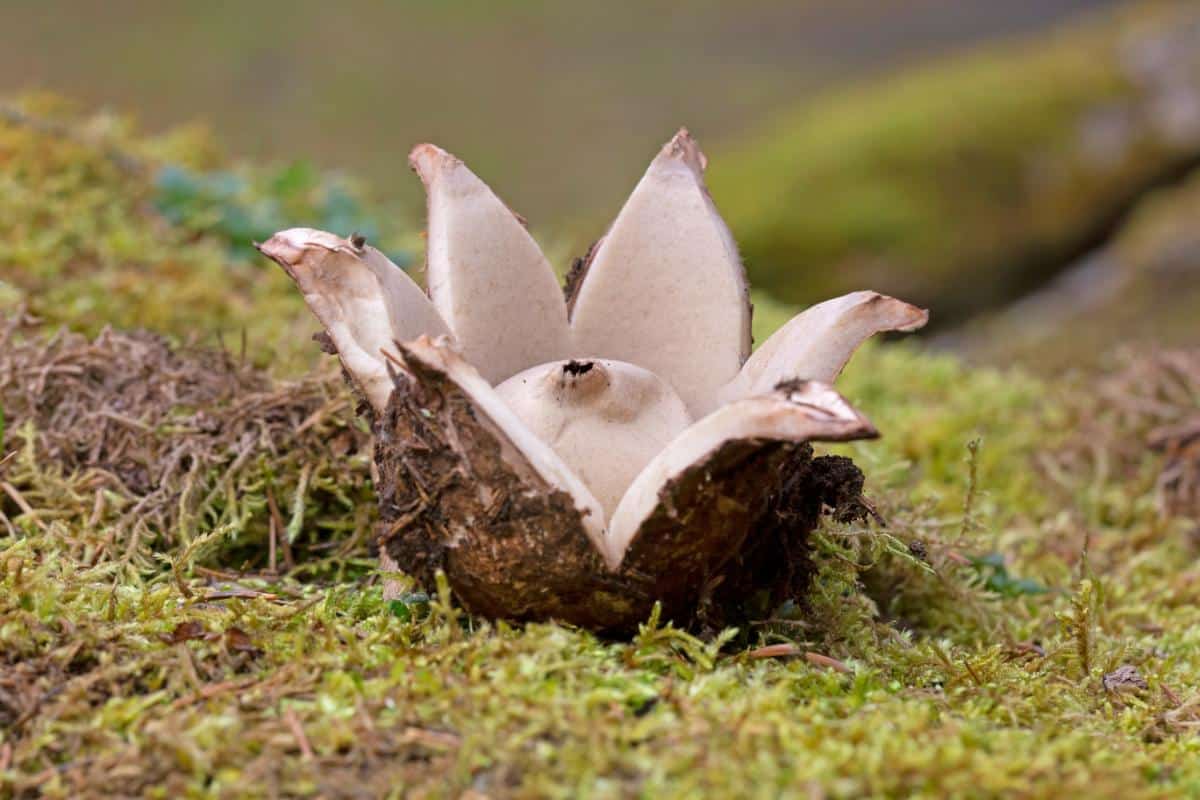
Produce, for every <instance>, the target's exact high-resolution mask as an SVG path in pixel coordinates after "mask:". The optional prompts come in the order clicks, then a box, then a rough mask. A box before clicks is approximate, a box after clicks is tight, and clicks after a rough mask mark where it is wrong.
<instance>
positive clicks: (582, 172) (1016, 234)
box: [0, 0, 1200, 363]
mask: <svg viewBox="0 0 1200 800" xmlns="http://www.w3.org/2000/svg"><path fill="white" fill-rule="evenodd" d="M0 14H2V21H3V25H2V26H0V92H2V93H4V94H6V95H8V96H9V97H13V98H22V97H23V98H25V99H23V100H15V101H14V102H13V103H12V104H11V106H10V108H9V112H10V114H9V120H10V122H12V121H13V120H16V121H18V122H19V121H20V120H22V119H25V118H26V117H33V118H36V119H52V120H53V119H58V122H55V123H54V124H61V125H66V127H67V128H70V129H72V130H73V131H74V132H75V134H76V135H78V134H79V133H80V130H83V138H84V139H89V137H90V140H92V141H96V140H98V139H99V140H103V141H104V142H107V145H106V146H111V147H113V148H116V149H118V150H121V149H122V148H124V150H125V151H130V152H137V153H140V155H139V156H138V158H140V159H142V161H139V162H138V163H139V164H143V165H149V167H148V171H149V173H151V175H152V181H153V187H154V188H153V190H152V193H153V195H154V196H153V198H152V202H153V204H154V205H155V207H156V208H157V210H158V212H159V213H160V214H162V215H164V216H165V217H166V218H167V219H168V220H170V221H172V222H175V223H178V224H183V225H184V226H185V227H190V229H192V230H193V231H194V232H198V233H213V232H216V233H218V234H221V235H223V236H224V237H225V238H226V239H228V240H229V242H230V243H231V245H232V249H233V251H234V252H235V253H236V254H238V255H239V256H241V255H245V254H246V252H247V251H246V247H245V245H246V242H247V241H249V240H250V239H251V238H254V237H255V236H262V235H266V234H268V233H269V232H270V231H271V230H272V229H273V228H274V227H280V226H283V225H293V224H312V225H317V226H321V227H330V228H333V229H336V230H338V231H339V232H343V233H347V232H349V229H350V228H361V229H363V230H365V231H366V232H367V233H368V234H369V235H371V236H372V237H373V238H376V239H377V240H379V239H380V238H382V241H383V242H384V243H385V244H386V245H387V246H388V249H389V250H390V252H391V253H392V254H393V255H394V256H395V257H396V258H397V260H399V261H401V262H402V263H408V264H416V263H419V260H420V255H421V253H420V251H421V243H420V239H419V236H418V234H419V230H420V227H421V225H422V212H421V200H420V188H419V184H418V182H417V181H416V180H415V178H413V177H412V176H411V175H410V174H409V172H408V168H407V164H406V154H407V152H408V150H409V148H410V147H411V146H412V145H413V144H414V143H417V142H420V141H426V140H430V141H435V142H437V143H439V144H441V145H443V146H445V147H447V148H448V149H450V150H452V151H453V152H455V153H457V154H458V155H460V156H462V157H463V158H464V159H466V160H467V161H468V162H469V163H470V164H471V165H472V167H473V168H474V169H475V171H476V172H478V173H479V174H480V175H481V176H482V177H484V178H485V180H487V181H488V182H489V183H491V184H492V186H493V187H494V188H495V189H496V190H497V191H498V193H499V194H501V196H502V197H504V198H505V199H506V200H507V201H508V202H509V203H510V205H512V206H513V207H514V209H516V210H518V211H519V212H521V213H522V214H523V215H524V216H526V217H527V218H529V219H530V220H531V224H532V227H533V229H534V231H535V233H536V234H537V235H538V237H539V238H540V239H541V241H542V242H543V243H544V245H545V246H546V247H547V249H548V251H550V252H551V253H552V255H553V258H554V260H555V261H556V263H557V264H558V265H559V266H560V267H565V266H566V264H567V263H568V262H569V260H570V258H571V257H572V256H573V255H577V254H579V253H581V252H582V251H583V250H584V249H585V248H586V247H587V245H588V244H589V243H590V242H591V241H592V240H593V239H594V238H595V237H596V236H598V235H599V234H600V233H601V232H602V231H603V228H604V225H605V224H606V223H607V221H608V220H609V219H610V218H611V217H612V215H613V214H614V213H615V212H616V210H617V209H618V208H619V206H620V204H621V202H622V200H623V198H624V197H625V196H626V194H627V193H628V191H629V189H630V188H631V187H632V186H633V184H634V183H635V182H636V180H637V178H638V176H639V175H640V173H641V171H642V170H643V169H644V167H645V164H646V163H647V161H648V160H649V158H650V157H651V156H652V154H653V153H654V152H655V150H656V148H657V147H658V146H659V144H660V143H661V142H662V141H664V140H665V139H666V138H667V137H669V136H670V134H671V133H672V132H673V131H674V130H675V128H676V127H678V126H679V125H681V124H686V125H688V126H689V127H690V128H691V129H692V131H693V133H694V134H696V135H697V137H698V138H699V139H700V141H701V143H702V144H703V145H704V147H705V149H706V151H707V152H708V154H709V157H710V161H711V168H710V173H709V176H710V186H711V189H712V191H713V195H714V197H715V199H716V202H717V204H718V207H719V208H720V209H721V210H722V212H723V213H724V214H725V215H726V217H727V219H728V220H729V222H730V224H731V227H732V228H733V230H734V234H735V236H736V237H737V239H738V241H739V243H740V246H741V248H742V252H743V255H744V258H745V261H746V263H747V266H748V268H749V270H750V274H751V279H752V281H753V282H754V284H755V285H756V287H758V288H760V289H762V290H764V291H767V292H769V293H770V294H771V295H772V296H773V297H774V298H775V299H777V300H779V301H781V302H783V303H785V304H789V305H803V304H807V303H811V302H814V301H817V300H820V299H823V298H824V297H826V296H829V295H831V294H835V293H839V292H844V291H849V290H854V289H859V288H875V289H879V290H882V291H887V292H891V293H895V294H898V295H901V296H903V297H905V298H906V299H909V300H912V301H914V302H917V303H921V304H924V305H927V306H929V307H931V308H932V310H933V312H934V317H933V320H934V322H933V325H932V327H931V333H932V334H934V335H935V336H936V341H938V342H939V343H941V344H943V345H945V346H949V347H953V348H955V349H958V350H962V351H970V352H975V353H979V354H988V355H991V356H996V357H1011V356H1013V355H1015V354H1016V353H1017V352H1018V349H1020V348H1025V350H1024V352H1030V351H1032V352H1036V353H1038V354H1039V355H1042V356H1045V360H1047V361H1049V362H1055V363H1057V361H1059V360H1062V359H1071V358H1075V357H1076V356H1077V354H1078V353H1079V352H1081V351H1082V352H1087V351H1091V350H1094V349H1095V348H1096V347H1098V346H1103V343H1104V342H1106V341H1108V340H1109V339H1112V337H1113V335H1114V330H1119V331H1120V335H1121V336H1125V335H1129V336H1153V337H1158V338H1161V339H1163V340H1164V341H1165V340H1166V339H1170V338H1172V337H1179V336H1184V337H1186V336H1187V335H1189V334H1190V333H1191V331H1192V329H1193V328H1194V326H1193V325H1192V324H1191V321H1192V319H1194V318H1195V316H1196V313H1197V311H1198V307H1197V300H1196V292H1195V291H1194V289H1195V287H1196V285H1197V283H1198V280H1197V272H1198V269H1197V267H1196V266H1195V264H1196V262H1197V257H1196V256H1195V255H1194V254H1192V253H1194V251H1193V250H1189V249H1188V247H1187V246H1186V243H1185V244H1180V243H1179V242H1180V240H1181V239H1180V237H1182V236H1184V232H1185V231H1186V229H1188V228H1190V221H1189V222H1185V223H1175V224H1173V225H1166V224H1159V223H1157V222H1154V223H1152V222H1147V221H1146V218H1147V215H1148V214H1150V212H1149V211H1148V210H1147V209H1150V208H1156V209H1159V211H1158V213H1157V214H1156V216H1157V217H1158V218H1159V219H1164V218H1167V217H1168V216H1170V214H1169V209H1168V208H1167V207H1168V206H1170V207H1173V208H1179V207H1194V204H1195V202H1196V201H1195V197H1194V196H1195V195H1196V194H1197V191H1198V190H1197V188H1196V183H1197V182H1196V181H1192V182H1191V184H1189V183H1188V182H1187V178H1188V176H1189V175H1190V173H1191V171H1192V169H1193V168H1194V167H1196V166H1197V165H1198V164H1200V60H1198V59H1197V56H1196V53H1200V6H1198V5H1197V4H1196V3H1194V2H1182V1H1180V0H1176V1H1175V2H1169V1H1167V0H1163V1H1162V2H1133V1H1130V2H1107V1H1102V0H1013V1H1011V2H1004V3H998V2H993V1H992V0H910V1H909V2H905V3H884V2H879V0H850V1H849V2H839V3H834V2H829V1H827V0H805V1H803V2H795V1H793V2H782V0H747V2H740V3H730V2H712V1H707V0H705V1H700V2H691V3H682V2H666V0H650V2H615V3H604V4H597V3H589V4H584V3H550V2H536V1H535V0H523V1H522V2H512V3H504V4H498V3H486V2H465V1H464V2H445V3H434V2H397V3H385V2H371V1H370V0H352V2H344V3H337V4H333V3H318V2H312V1H311V0H302V1H301V2H292V3H282V2H276V1H275V0H271V1H269V2H257V3H245V4H232V3H211V2H210V3H199V2H178V3H149V2H136V1H135V0H114V1H113V2H107V3H103V4H99V3H84V2H22V1H17V2H8V3H5V4H4V8H3V11H2V12H0ZM33 89H36V90H48V91H50V92H53V93H55V94H56V95H59V96H65V97H67V98H70V99H71V101H72V102H73V103H74V104H75V107H76V108H77V109H81V110H82V111H83V112H86V113H82V114H81V113H79V112H78V111H76V112H71V114H73V116H72V115H71V114H68V117H69V119H70V121H68V122H66V123H64V122H62V120H63V119H66V117H63V116H62V115H63V114H64V113H66V112H64V110H63V104H62V103H61V102H59V101H54V102H49V101H47V100H45V98H44V97H38V98H35V99H34V100H30V99H29V95H28V94H27V93H28V92H29V91H30V90H33ZM104 109H110V110H112V112H113V114H118V115H120V118H119V120H118V118H117V117H115V116H109V117H103V116H102V117H99V118H97V117H94V116H92V117H89V116H88V114H91V113H92V112H95V111H96V110H104ZM130 118H136V120H137V121H138V124H139V126H140V127H141V128H142V129H144V130H147V131H149V132H152V133H159V132H164V131H174V133H173V134H170V135H168V136H166V137H165V138H163V137H156V141H158V142H159V144H158V145H156V146H147V145H145V144H144V143H142V144H135V143H133V139H132V134H131V133H130V131H131V128H130V127H129V125H128V123H127V120H128V119H130ZM88 120H90V121H88ZM26 121H28V120H26ZM181 125H182V126H189V125H190V126H191V127H184V128H180V127H179V126H181ZM200 129H203V130H205V131H207V133H202V132H200ZM77 138H78V136H77ZM138 141H141V140H138ZM163 142H167V143H168V144H166V145H164V144H163ZM156 147H157V149H155V148H156ZM247 165H253V166H247ZM251 173H253V176H252V175H251ZM1189 186H1190V187H1191V188H1190V189H1189V188H1188V187H1189ZM1164 192H1175V193H1177V199H1176V200H1175V201H1171V202H1167V201H1164V200H1162V197H1161V195H1162V194H1163V193H1164ZM1151 199H1153V200H1154V202H1153V203H1150V200H1151ZM18 205H19V204H18ZM17 212H18V213H19V212H20V209H17ZM1174 218H1178V219H1180V220H1189V217H1188V215H1187V214H1186V213H1184V212H1179V211H1176V212H1175V214H1174ZM1135 224H1136V225H1140V226H1141V229H1142V230H1143V231H1145V230H1149V229H1151V228H1153V229H1154V230H1156V231H1157V233H1155V234H1154V236H1150V235H1149V234H1145V233H1137V234H1135V233H1133V232H1131V229H1132V228H1133V227H1134V226H1135ZM8 225H9V233H10V234H11V236H10V237H9V245H10V247H9V248H8V249H9V251H10V253H9V255H10V258H9V259H8V264H7V265H6V269H8V270H9V271H10V272H11V273H12V274H14V276H15V277H14V279H13V280H12V283H14V284H16V286H17V287H18V289H19V290H22V291H25V292H29V291H32V290H33V289H34V288H35V284H37V283H38V280H37V279H35V277H33V273H40V272H43V271H44V266H43V265H41V264H40V262H38V259H39V258H42V257H49V258H52V259H53V260H57V261H64V262H65V261H70V259H71V256H70V254H68V255H67V256H63V251H62V250H61V248H60V249H59V250H56V251H54V252H53V253H51V252H50V251H49V250H47V249H45V248H43V249H38V248H36V247H35V248H32V249H30V247H29V244H28V242H27V241H24V240H22V241H21V242H20V244H19V246H17V245H15V244H14V242H15V241H16V240H15V239H14V238H13V237H14V236H15V235H16V234H15V231H16V230H17V229H18V226H17V224H16V223H13V222H11V221H10V222H9V223H8ZM1181 225H1182V228H1181ZM343 229H345V230H343ZM1181 231H1182V232H1181ZM1134 239H1136V240H1137V241H1138V242H1139V243H1140V244H1138V246H1136V247H1134V246H1132V245H1130V244H1129V242H1130V241H1132V240H1134ZM1118 242H1124V243H1123V244H1122V245H1121V246H1120V247H1118ZM1181 248H1182V249H1181ZM0 249H3V244H2V243H0ZM13 250H16V251H19V252H16V253H15V254H14V253H13V252H11V251H13ZM1166 251H1170V252H1171V253H1172V255H1171V257H1170V261H1171V264H1172V265H1173V266H1171V267H1170V268H1169V269H1167V270H1166V272H1164V271H1163V270H1161V269H1158V268H1156V267H1152V266H1150V264H1151V263H1158V260H1161V259H1159V254H1161V253H1163V252H1166ZM1180 252H1184V253H1185V255H1183V256H1180V255H1179V253H1180ZM0 254H2V253H0ZM1098 255H1102V256H1103V257H1102V258H1097V256H1098ZM100 262H101V263H102V265H103V264H104V263H106V262H105V260H104V259H103V258H101V259H100ZM1181 265H1182V266H1181ZM12 266H15V267H17V269H16V270H11V269H9V268H10V267H12ZM114 268H116V269H119V267H118V266H115V265H114ZM1164 276H1165V277H1164ZM248 280H249V278H248ZM264 280H268V281H270V280H274V278H271V279H264ZM1064 281H1065V285H1066V286H1067V287H1068V288H1067V289H1065V290H1064V289H1062V285H1063V282H1064ZM1080 285H1084V286H1086V287H1088V289H1089V290H1088V291H1087V292H1083V293H1080V292H1077V291H1074V290H1072V289H1071V288H1070V287H1077V286H1080ZM1056 286H1057V287H1058V288H1057V289H1056V288H1055V287H1056ZM1031 298H1032V301H1031V302H1025V301H1030V300H1031ZM1047 298H1048V299H1047ZM1130 298H1133V299H1130ZM1084 301H1086V302H1084ZM89 302H91V301H89ZM1013 309H1016V310H1017V312H1018V313H1017V314H1016V315H1015V316H1014V314H1013V313H1010V312H1012V311H1013ZM1031 309H1032V312H1036V313H1032V312H1030V314H1031V315H1030V314H1027V313H1026V312H1027V311H1030V310H1031ZM162 316H163V315H161V314H158V315H154V314H147V313H141V314H133V315H132V316H128V315H127V316H121V315H120V314H117V316H116V317H115V321H119V322H162V321H163V320H162V319H160V317H162ZM167 316H168V317H169V316H170V314H167ZM233 317H234V318H236V317H237V315H236V314H234V315H233ZM1098 317H1099V318H1103V319H1104V320H1105V321H1104V323H1103V324H1101V325H1091V324H1090V322H1089V321H1094V320H1095V319H1096V318H1098ZM1117 317H1120V318H1121V319H1122V323H1121V325H1120V326H1115V325H1114V324H1113V323H1112V320H1113V319H1116V318H1117ZM167 327H168V328H170V325H167ZM1064 327H1070V328H1071V329H1072V334H1071V336H1070V337H1062V336H1060V335H1059V333H1060V332H1061V331H1062V330H1063V329H1064ZM1097 337H1098V338H1097ZM1064 338H1066V339H1067V341H1065V342H1064V341H1062V340H1063V339H1064ZM998 341H999V342H1003V343H1004V345H1005V346H1004V347H1003V348H999V349H997V348H996V347H995V346H994V345H995V343H996V342H998ZM1098 342H1099V344H1098ZM1047 343H1051V344H1054V345H1055V347H1053V348H1048V347H1047ZM1052 350H1053V351H1055V352H1056V353H1060V354H1061V355H1059V356H1058V358H1057V359H1056V358H1052V357H1051V355H1052V354H1051V351H1052Z"/></svg>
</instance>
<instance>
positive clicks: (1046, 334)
mask: <svg viewBox="0 0 1200 800" xmlns="http://www.w3.org/2000/svg"><path fill="white" fill-rule="evenodd" d="M1197 220H1200V170H1198V171H1196V172H1195V173H1194V174H1193V175H1192V176H1191V177H1190V178H1189V179H1188V180H1187V181H1186V182H1184V183H1182V184H1181V185H1179V186H1177V187H1173V188H1171V189H1163V190H1161V191H1159V192H1156V193H1154V194H1152V195H1151V196H1149V197H1147V198H1146V199H1145V200H1144V201H1143V202H1142V203H1140V204H1139V205H1138V207H1137V208H1136V209H1135V210H1134V212H1133V214H1132V215H1131V216H1130V218H1129V221H1128V222H1127V223H1126V224H1125V225H1123V226H1122V227H1121V229H1120V230H1119V231H1118V233H1117V234H1116V235H1115V236H1114V237H1113V239H1112V241H1111V242H1109V243H1108V245H1106V246H1105V247H1104V248H1102V249H1100V250H1097V251H1096V252H1094V253H1092V254H1090V255H1089V256H1088V257H1086V258H1084V259H1081V260H1080V261H1079V262H1078V263H1076V264H1075V265H1073V266H1072V268H1071V269H1070V270H1068V271H1067V272H1065V273H1063V274H1062V275H1061V276H1060V277H1058V278H1057V279H1055V281H1053V282H1052V283H1051V284H1049V285H1048V286H1046V287H1045V288H1044V289H1042V290H1040V291H1038V292H1035V293H1034V294H1032V295H1030V296H1029V297H1026V298H1023V299H1022V300H1021V301H1020V302H1018V303H1015V304H1013V305H1012V306H1010V307H1008V308H1006V309H1004V310H1002V311H999V312H997V313H994V314H988V315H984V316H982V317H981V318H979V319H976V320H973V321H971V322H970V323H968V324H966V325H964V326H962V328H960V329H959V330H955V331H951V332H949V333H947V335H946V336H944V337H943V338H942V339H941V341H942V343H944V344H946V345H948V346H953V347H954V348H955V349H958V350H960V351H963V352H966V353H969V354H970V355H971V357H972V358H977V359H986V360H989V361H999V360H1010V361H1011V360H1016V361H1024V362H1027V363H1030V364H1033V365H1035V366H1036V368H1037V369H1039V370H1042V371H1046V372H1049V371H1054V370H1062V369H1064V368H1070V367H1072V366H1079V365H1080V364H1092V363H1095V362H1096V361H1097V359H1101V358H1103V357H1104V356H1105V354H1106V353H1108V352H1110V351H1111V350H1112V349H1113V348H1114V347H1117V346H1121V345H1123V346H1125V347H1129V346H1135V345H1141V346H1143V347H1145V346H1147V345H1148V344H1154V345H1157V346H1159V347H1171V346H1186V345H1189V344H1191V343H1194V342H1195V341H1196V331H1197V328H1198V327H1200V226H1198V225H1197Z"/></svg>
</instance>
